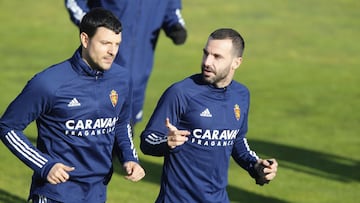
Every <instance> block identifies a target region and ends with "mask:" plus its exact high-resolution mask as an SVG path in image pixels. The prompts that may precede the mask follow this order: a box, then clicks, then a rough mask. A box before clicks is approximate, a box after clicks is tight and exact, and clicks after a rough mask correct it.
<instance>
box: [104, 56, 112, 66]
mask: <svg viewBox="0 0 360 203" xmlns="http://www.w3.org/2000/svg"><path fill="white" fill-rule="evenodd" d="M113 61H114V58H113V57H104V62H105V63H107V64H112V63H113Z"/></svg>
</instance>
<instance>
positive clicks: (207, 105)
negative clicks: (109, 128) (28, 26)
mask: <svg viewBox="0 0 360 203" xmlns="http://www.w3.org/2000/svg"><path fill="white" fill-rule="evenodd" d="M244 46H245V43H244V40H243V38H242V37H241V35H240V34H239V33H238V32H237V31H235V30H233V29H229V28H222V29H218V30H215V31H214V32H213V33H211V34H210V36H209V38H208V41H207V43H206V45H205V47H204V49H203V58H202V63H201V73H200V74H195V75H192V76H190V77H188V78H186V79H184V80H182V81H180V82H177V83H175V84H173V85H172V86H170V87H169V88H168V89H167V90H166V91H165V93H164V94H163V95H162V96H161V98H160V100H159V102H158V104H157V107H156V109H155V111H154V113H153V115H152V116H151V119H150V121H149V123H148V124H147V126H146V128H145V130H144V131H143V132H142V134H141V145H140V146H141V150H142V151H143V152H144V154H148V155H153V156H163V157H164V165H163V173H162V177H161V189H160V193H159V195H158V198H157V200H156V203H181V202H204V203H215V202H221V203H227V202H230V200H229V198H228V195H227V192H226V186H227V184H228V168H229V162H230V157H232V158H233V159H234V160H235V161H236V162H237V164H239V165H240V166H241V167H242V168H244V169H245V170H247V171H248V172H249V173H250V175H251V176H252V177H253V178H254V179H255V180H256V183H257V184H259V185H263V184H266V183H268V182H269V181H270V180H272V179H273V178H274V177H275V175H276V171H277V166H278V163H277V162H276V160H275V159H269V160H262V159H259V157H257V156H256V154H255V152H253V151H251V150H250V148H249V145H248V143H247V140H246V133H247V130H248V114H249V100H250V99H249V90H248V89H247V88H246V87H245V86H244V85H242V84H240V83H238V82H236V81H234V80H233V77H234V74H235V70H236V69H237V68H238V67H239V66H240V64H241V62H242V55H243V50H244Z"/></svg>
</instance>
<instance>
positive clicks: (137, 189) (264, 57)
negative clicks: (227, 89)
mask: <svg viewBox="0 0 360 203" xmlns="http://www.w3.org/2000/svg"><path fill="white" fill-rule="evenodd" d="M183 8H184V9H183V17H184V18H185V20H186V23H187V28H188V33H189V38H188V40H187V43H186V44H185V45H184V46H180V47H176V46H174V45H172V43H171V41H170V40H169V39H167V38H166V37H165V35H164V34H163V33H162V36H161V37H160V41H159V44H158V47H157V52H156V61H155V68H154V71H153V74H152V76H151V79H150V82H149V86H148V91H147V97H146V105H145V117H144V121H143V122H141V123H140V124H139V125H137V126H136V129H135V133H136V137H135V142H136V144H137V146H138V144H139V137H138V135H139V134H140V132H141V131H142V129H143V128H144V126H145V124H146V122H147V120H148V118H149V116H150V114H151V113H152V110H153V108H154V107H155V105H156V102H157V100H158V98H159V97H160V95H161V93H162V92H163V90H165V88H167V87H168V86H169V85H170V84H171V83H173V82H175V81H178V80H181V79H182V78H184V77H186V76H188V75H190V74H193V73H195V72H198V71H199V69H200V62H201V56H202V48H203V46H204V43H205V41H206V39H207V36H208V34H209V33H210V32H211V31H213V30H214V29H216V28H219V27H232V28H235V29H237V30H238V31H240V32H241V33H242V35H243V36H244V38H245V41H246V49H245V54H244V61H243V64H242V65H241V66H240V69H239V70H238V71H237V75H236V79H237V80H238V81H240V82H242V83H244V84H246V85H247V86H248V87H249V89H250V91H251V110H250V118H249V133H248V139H249V144H250V145H251V146H252V148H253V149H254V150H255V151H257V153H258V155H260V156H261V157H263V158H269V157H275V158H277V159H278V162H279V165H280V166H279V171H278V176H277V178H276V179H275V180H274V181H273V182H271V184H269V185H266V186H264V187H259V186H257V185H255V183H254V181H253V180H252V179H251V178H250V177H249V176H248V174H247V173H246V172H245V171H243V170H242V169H241V168H240V167H238V166H237V165H236V164H235V163H234V162H232V163H231V167H230V169H229V170H230V173H229V187H228V192H229V195H230V198H231V200H232V202H246V203H255V202H266V203H290V202H291V203H293V202H295V203H339V202H343V203H355V202H358V201H359V200H358V199H359V198H360V194H359V193H358V192H359V191H360V172H359V171H360V148H359V146H360V139H359V132H360V90H359V87H360V58H359V53H360V43H359V42H358V38H359V36H360V21H359V19H360V12H359V9H360V1H358V0H337V1H336V0H317V1H314V0H311V1H310V0H303V1H281V0H273V1H265V0H260V1H246V0H228V1H224V2H219V1H212V0H196V1H194V0H183ZM0 10H1V12H0V20H1V28H0V30H1V31H0V39H1V43H0V51H1V54H0V61H1V74H0V95H1V96H0V115H1V114H2V113H3V112H4V111H5V109H6V107H7V105H8V104H9V103H10V102H11V101H12V100H13V99H14V98H15V97H16V95H17V94H19V92H20V91H21V89H22V88H23V86H24V85H25V84H26V82H27V81H28V80H29V79H30V78H31V77H32V76H33V75H34V74H35V73H36V72H38V71H40V70H42V69H44V68H46V67H48V66H49V65H52V64H54V63H57V62H60V61H62V60H64V59H66V58H68V57H70V56H71V55H72V54H73V52H74V50H75V49H76V48H77V47H78V46H79V41H78V31H77V29H76V28H75V26H74V25H73V24H72V23H71V22H70V20H69V17H68V14H67V11H66V10H65V7H64V3H63V1H55V0H39V1H5V0H0ZM25 132H26V133H27V135H28V136H29V137H30V138H31V139H32V140H34V139H35V138H36V128H35V125H33V124H32V125H30V126H29V127H28V128H27V129H26V131H25ZM139 156H140V159H141V162H142V164H143V166H144V168H145V169H146V172H147V176H146V177H145V178H144V179H143V180H142V181H141V182H138V183H132V182H128V181H126V180H125V179H124V178H123V172H122V171H121V169H120V167H119V165H116V173H115V174H114V176H113V179H112V181H111V182H110V185H109V191H108V202H109V203H119V202H121V203H144V202H149V203H150V202H154V200H155V198H156V196H157V193H158V190H159V180H160V174H161V164H162V159H161V158H156V157H149V156H145V155H143V154H141V152H140V151H139ZM0 160H1V164H0V171H1V175H0V202H5V203H17V202H25V201H26V198H27V195H28V190H29V185H30V179H31V174H32V171H31V170H30V169H29V168H27V167H26V166H25V165H24V164H22V163H21V162H20V161H19V160H18V159H17V158H15V156H13V155H12V154H11V153H10V152H9V151H8V150H7V148H6V147H5V146H4V145H3V144H0Z"/></svg>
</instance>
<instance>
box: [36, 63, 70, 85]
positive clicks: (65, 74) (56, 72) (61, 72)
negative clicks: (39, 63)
mask: <svg viewBox="0 0 360 203" xmlns="http://www.w3.org/2000/svg"><path fill="white" fill-rule="evenodd" d="M76 75H77V74H76V72H75V71H74V70H73V69H72V68H71V64H70V62H69V61H68V60H66V61H63V62H61V63H58V64H55V65H52V66H50V67H48V68H46V69H44V70H43V71H41V72H39V73H37V74H36V75H34V77H33V78H32V79H31V83H32V84H33V85H38V86H40V87H43V88H51V87H56V86H58V85H61V84H62V83H63V82H64V81H67V80H69V79H71V78H74V77H76Z"/></svg>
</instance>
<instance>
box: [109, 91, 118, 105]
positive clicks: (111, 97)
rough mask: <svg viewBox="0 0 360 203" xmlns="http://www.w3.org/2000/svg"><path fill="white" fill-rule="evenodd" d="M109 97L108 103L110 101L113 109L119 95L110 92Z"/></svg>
mask: <svg viewBox="0 0 360 203" xmlns="http://www.w3.org/2000/svg"><path fill="white" fill-rule="evenodd" d="M109 96H110V101H111V103H112V105H113V107H115V106H116V104H117V102H118V99H119V95H118V94H117V92H116V91H115V90H111V92H110V95H109Z"/></svg>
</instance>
